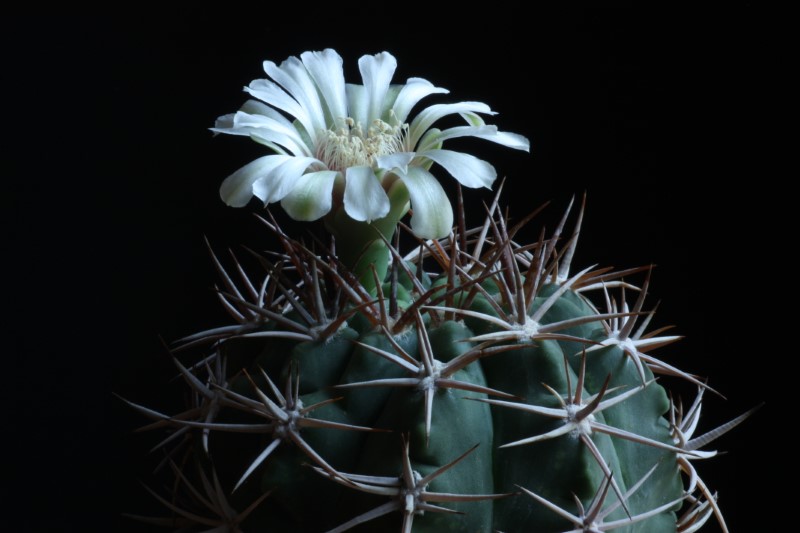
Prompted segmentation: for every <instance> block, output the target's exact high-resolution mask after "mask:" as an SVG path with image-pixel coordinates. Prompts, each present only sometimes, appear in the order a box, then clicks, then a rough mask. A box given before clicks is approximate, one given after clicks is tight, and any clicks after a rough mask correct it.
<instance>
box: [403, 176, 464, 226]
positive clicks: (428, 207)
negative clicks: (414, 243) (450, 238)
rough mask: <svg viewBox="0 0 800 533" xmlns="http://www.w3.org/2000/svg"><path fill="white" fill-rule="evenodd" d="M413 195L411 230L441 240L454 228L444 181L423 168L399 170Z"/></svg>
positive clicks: (451, 209) (410, 193)
mask: <svg viewBox="0 0 800 533" xmlns="http://www.w3.org/2000/svg"><path fill="white" fill-rule="evenodd" d="M398 175H399V176H400V177H401V179H402V180H403V183H404V184H405V186H406V188H407V189H408V194H409V196H410V197H411V209H412V210H413V211H414V215H413V216H412V217H411V229H412V230H413V231H414V234H415V235H417V236H418V237H421V238H423V239H440V238H442V237H444V236H446V235H447V234H449V233H450V230H451V229H452V227H453V208H452V206H451V205H450V199H449V198H448V197H447V194H446V193H445V192H444V189H443V188H442V186H441V184H440V183H439V182H438V181H437V180H436V178H435V177H433V175H432V174H431V173H430V172H428V171H427V170H425V169H423V168H421V167H409V168H408V172H399V173H398Z"/></svg>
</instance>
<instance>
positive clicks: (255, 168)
mask: <svg viewBox="0 0 800 533" xmlns="http://www.w3.org/2000/svg"><path fill="white" fill-rule="evenodd" d="M287 157H289V156H285V155H267V156H264V157H259V158H258V159H256V160H255V161H251V162H250V163H248V164H246V165H245V166H243V167H242V168H240V169H239V170H237V171H236V172H234V173H233V174H231V175H230V176H228V177H227V178H225V181H223V182H222V185H221V186H220V188H219V195H220V197H221V198H222V201H223V202H225V203H226V204H228V205H229V206H231V207H244V206H245V205H247V202H249V201H250V198H252V196H253V184H254V183H255V182H256V180H259V179H261V178H263V177H264V176H266V175H268V174H269V173H270V172H271V171H272V170H273V169H274V168H275V167H277V166H278V165H280V164H281V163H283V162H285V161H286V159H287Z"/></svg>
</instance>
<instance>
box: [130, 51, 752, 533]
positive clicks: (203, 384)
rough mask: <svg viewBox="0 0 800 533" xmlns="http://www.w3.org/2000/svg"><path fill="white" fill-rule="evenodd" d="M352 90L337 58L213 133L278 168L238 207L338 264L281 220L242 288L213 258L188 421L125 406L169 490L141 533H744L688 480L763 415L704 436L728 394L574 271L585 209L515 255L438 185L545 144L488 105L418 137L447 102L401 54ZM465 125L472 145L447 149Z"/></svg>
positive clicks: (231, 191) (306, 68)
mask: <svg viewBox="0 0 800 533" xmlns="http://www.w3.org/2000/svg"><path fill="white" fill-rule="evenodd" d="M358 65H359V68H360V71H361V76H362V84H361V85H355V84H349V83H345V80H344V76H343V74H342V59H341V58H340V57H339V55H338V54H336V52H334V51H332V50H325V51H322V52H307V53H304V54H302V55H301V56H300V57H299V58H296V57H291V58H289V59H287V60H286V61H284V62H283V63H282V64H280V65H276V64H274V63H272V62H265V63H264V70H265V71H266V74H267V76H268V79H262V80H256V81H253V82H252V83H251V84H250V85H249V86H248V87H246V88H245V91H246V92H248V93H249V95H250V96H251V97H252V99H251V100H249V101H247V102H246V103H245V104H244V105H243V106H242V108H241V109H240V110H239V111H237V112H236V113H233V114H230V115H225V116H222V117H220V118H219V119H218V121H217V124H216V125H215V127H214V128H213V131H215V132H218V133H225V134H233V135H242V136H247V137H250V138H251V139H252V140H254V141H256V142H258V143H260V144H262V145H264V147H265V149H266V150H267V151H268V155H264V156H262V157H260V158H258V159H256V160H255V161H252V162H251V163H248V164H247V165H245V166H244V167H242V168H241V169H239V170H237V171H236V172H234V173H233V174H232V175H230V176H229V177H228V178H227V179H226V180H225V181H224V183H223V185H222V188H221V196H222V199H223V200H224V201H225V202H227V203H228V204H229V205H232V206H239V207H241V206H244V205H246V204H248V203H249V201H250V199H251V198H252V197H256V198H258V199H259V200H261V201H262V202H263V203H264V204H265V206H266V205H267V204H270V203H275V202H280V203H281V206H282V207H283V209H284V210H285V211H286V212H287V213H288V215H289V216H290V217H292V218H294V219H297V220H308V221H313V220H318V219H321V220H322V221H323V222H324V225H325V227H326V228H327V229H328V230H329V233H330V240H329V241H328V242H319V241H314V240H311V239H306V242H305V243H304V242H301V241H300V240H298V239H299V237H297V238H295V237H294V236H290V235H287V234H286V233H284V231H283V230H282V229H281V227H280V226H279V224H278V222H277V221H276V218H277V217H273V216H272V215H271V214H269V213H267V212H264V213H263V214H262V215H259V220H260V223H263V225H264V228H265V231H268V232H270V233H271V234H273V235H274V236H275V237H277V240H276V242H278V243H280V247H279V249H277V250H268V251H265V252H264V253H261V254H255V255H256V260H255V261H252V265H251V266H249V267H247V268H246V267H245V266H244V265H243V264H242V263H240V262H239V260H238V259H237V257H236V256H232V258H231V259H228V260H224V261H223V260H222V259H220V258H219V257H218V256H217V255H216V254H215V253H214V252H213V251H212V252H211V257H212V261H213V263H214V265H215V266H216V268H217V270H218V272H219V275H220V279H221V283H220V285H219V290H218V297H219V300H220V302H221V304H222V306H223V307H224V308H225V309H226V310H227V311H228V312H229V314H230V315H231V317H232V323H230V324H228V325H220V327H218V328H215V329H211V330H208V331H202V332H199V333H196V334H194V335H191V336H188V337H186V338H184V339H181V340H179V341H177V342H175V343H174V345H173V346H172V350H171V351H172V355H173V358H174V362H175V365H176V367H177V369H178V372H179V374H180V376H181V377H182V378H183V379H182V383H181V386H184V387H186V389H187V391H188V393H189V394H188V395H187V398H188V404H187V405H186V407H185V409H184V410H182V411H180V412H174V413H162V412H159V411H155V410H153V409H150V408H148V407H145V406H143V405H139V404H134V403H131V402H128V403H129V404H130V405H131V406H132V407H133V408H134V409H136V410H137V411H139V412H141V413H142V414H143V415H145V416H147V417H148V418H150V419H152V422H151V423H150V424H149V426H148V427H149V428H151V429H154V430H158V431H160V432H161V437H160V439H159V440H158V442H157V445H156V447H157V448H159V449H162V450H164V451H165V452H167V454H166V457H167V459H166V461H165V463H164V468H162V469H161V474H160V475H162V476H166V477H167V478H168V480H169V482H167V483H164V486H166V487H169V489H168V490H165V491H158V490H151V489H148V490H150V491H151V493H152V494H153V496H154V497H155V498H156V499H158V500H159V501H160V502H161V503H162V504H163V505H164V511H163V513H162V515H160V516H139V515H134V518H137V519H140V520H142V521H145V522H148V523H150V524H155V525H161V526H166V527H169V528H173V530H179V531H195V530H196V531H278V532H280V531H290V532H298V531H303V532H317V531H318V532H325V531H328V532H339V531H347V530H353V531H398V530H399V531H404V532H410V531H414V532H426V531H429V532H445V531H453V532H462V531H463V532H493V531H503V532H523V531H525V532H529V531H530V532H573V531H591V532H605V531H617V532H648V533H652V532H658V533H660V532H675V531H679V532H692V531H697V530H699V529H700V528H701V527H702V526H703V525H704V524H705V523H706V522H708V521H709V520H715V521H717V522H718V523H719V524H720V526H721V527H722V529H723V530H727V528H726V525H725V521H724V519H723V517H722V514H721V511H720V509H719V507H718V506H717V503H716V495H715V494H714V493H712V492H711V489H710V488H709V487H708V486H707V485H706V484H705V483H704V482H703V481H702V479H701V478H700V477H698V475H697V472H696V470H695V468H694V465H693V461H694V460H695V459H700V458H705V457H709V456H712V455H714V453H715V452H713V451H705V450H702V449H701V447H703V446H705V445H706V444H707V443H709V442H710V441H712V440H713V439H714V438H716V437H717V436H719V435H720V434H722V433H724V432H725V431H727V430H728V429H730V428H731V427H733V426H735V425H736V424H738V423H739V422H740V421H741V420H743V419H744V418H745V417H746V416H747V415H743V416H741V417H739V418H737V419H736V420H734V421H732V422H730V423H728V424H726V425H724V426H722V427H720V428H717V429H716V430H714V431H711V432H709V433H707V434H705V435H703V436H700V437H693V433H694V431H695V429H696V427H697V424H698V418H699V416H700V409H701V401H702V398H703V393H704V392H708V391H711V392H714V391H713V390H712V389H709V387H708V385H707V384H706V382H705V381H704V380H700V379H698V378H697V377H695V376H694V375H691V374H688V373H686V372H684V371H682V370H680V369H678V368H676V367H675V366H673V365H672V364H670V362H669V361H667V360H664V359H661V358H660V355H658V354H657V353H656V354H654V353H655V352H656V351H657V349H658V348H660V347H662V346H664V345H667V344H670V343H672V342H674V341H676V340H678V337H677V336H674V335H671V334H668V333H666V332H664V331H662V330H654V331H651V330H650V328H649V326H650V321H651V318H652V316H653V308H652V306H651V305H650V302H649V300H648V297H647V296H648V285H649V279H650V269H649V268H631V269H628V270H623V271H615V270H612V269H609V268H603V267H602V266H601V267H596V266H589V267H588V268H584V269H582V270H576V269H573V265H572V258H573V256H574V251H575V248H576V246H577V244H578V237H579V234H580V227H581V223H582V220H583V213H584V205H583V204H581V205H580V206H573V205H572V204H570V206H569V208H568V209H567V213H566V214H565V215H564V217H563V218H562V219H561V221H560V223H559V224H558V225H557V226H556V227H555V228H554V229H553V230H552V231H551V232H550V233H549V234H545V233H544V232H542V233H541V235H542V236H541V237H539V239H538V240H536V241H534V242H525V243H522V242H519V241H518V239H517V234H518V232H519V230H520V229H521V227H523V226H524V225H525V224H529V222H528V220H529V219H530V218H532V217H527V218H526V219H523V222H522V223H519V224H516V225H511V223H510V221H509V220H507V219H506V218H505V216H503V215H502V211H503V210H502V209H501V208H500V207H499V206H498V198H499V191H498V192H497V194H496V195H495V196H494V198H493V200H491V202H490V203H489V205H488V208H487V210H486V212H485V216H484V217H483V220H481V221H478V225H477V226H475V227H473V228H468V226H467V221H466V216H465V213H464V210H463V208H462V207H458V208H457V209H456V215H455V216H454V213H453V208H452V207H451V202H450V199H449V198H448V197H447V195H446V194H445V192H444V189H443V188H442V186H441V185H440V184H439V182H438V180H437V178H436V177H435V174H442V173H447V174H450V175H451V176H452V177H454V178H455V179H456V180H457V181H458V182H459V184H460V185H462V186H465V187H487V188H490V187H491V186H492V184H493V182H494V181H495V177H496V172H495V169H494V167H492V165H490V164H489V163H487V162H485V161H482V160H480V159H478V158H476V157H474V156H472V155H469V154H465V153H461V152H454V151H451V150H447V149H444V148H443V145H444V144H445V142H446V141H448V140H449V139H451V138H456V137H477V138H479V139H484V140H489V141H493V142H496V143H499V144H501V145H504V146H507V147H510V148H514V149H522V150H527V149H528V141H527V139H525V138H524V137H522V136H520V135H516V134H512V133H506V132H502V131H499V130H498V129H497V128H496V127H495V126H491V125H487V124H486V123H485V122H484V120H483V118H482V117H481V115H491V114H493V113H492V111H491V110H490V109H489V108H488V107H487V106H486V105H485V104H482V103H479V102H460V103H436V104H433V105H430V106H429V107H427V108H424V109H421V110H418V111H416V112H414V111H415V110H416V109H417V108H418V107H419V105H418V104H419V102H420V101H421V100H422V99H423V98H425V97H428V96H430V95H433V94H437V93H438V94H442V93H447V91H446V90H445V89H441V88H438V87H436V86H434V85H433V84H431V83H429V82H428V81H426V80H423V79H420V78H411V79H409V80H408V81H407V82H406V83H405V84H399V85H396V84H392V83H391V81H392V76H393V74H394V70H395V67H396V62H395V59H394V57H392V56H391V55H390V54H388V53H386V52H384V53H381V54H377V55H375V56H364V57H362V58H361V59H360V60H359V63H358ZM451 115H452V116H454V117H455V118H456V119H459V120H463V123H460V124H458V125H455V126H450V127H447V128H444V129H439V128H437V127H435V126H434V125H435V124H436V123H437V122H438V121H439V120H440V119H441V118H444V117H447V116H451ZM439 167H441V168H439ZM498 189H500V187H498ZM458 199H459V200H461V198H460V188H459V198H458ZM458 205H459V206H462V205H463V202H461V201H459V202H458ZM409 213H412V216H411V218H410V224H409V225H408V226H405V225H404V224H403V219H404V217H405V216H406V215H407V214H409ZM570 214H571V215H570ZM454 220H455V221H456V223H455V224H454ZM398 228H401V229H400V230H399V231H398ZM401 233H407V234H408V235H404V238H403V239H404V241H409V242H410V243H411V244H410V245H404V247H403V249H401V245H400V241H401V239H400V234H401ZM311 243H313V244H311ZM209 249H210V250H211V248H210V247H209ZM659 376H663V378H662V379H659V380H658V381H656V377H659ZM676 379H679V380H687V381H689V382H691V383H694V384H695V385H696V386H697V388H698V394H697V399H696V400H695V402H694V403H693V405H692V406H691V408H690V409H688V410H684V409H683V407H682V405H681V404H680V403H679V402H677V401H675V402H673V401H672V399H671V396H670V395H669V394H668V393H667V391H666V389H665V386H668V384H669V382H670V381H671V380H676Z"/></svg>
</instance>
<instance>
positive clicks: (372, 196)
mask: <svg viewBox="0 0 800 533" xmlns="http://www.w3.org/2000/svg"><path fill="white" fill-rule="evenodd" d="M389 207H390V206H389V197H388V196H386V191H384V190H383V187H382V186H381V183H380V181H378V178H377V176H375V172H373V170H372V168H370V167H366V166H358V167H350V168H348V169H347V174H345V186H344V210H345V211H346V212H347V214H348V215H350V218H352V219H353V220H361V221H367V222H372V221H373V220H378V219H381V218H383V217H385V216H386V215H387V214H388V213H389Z"/></svg>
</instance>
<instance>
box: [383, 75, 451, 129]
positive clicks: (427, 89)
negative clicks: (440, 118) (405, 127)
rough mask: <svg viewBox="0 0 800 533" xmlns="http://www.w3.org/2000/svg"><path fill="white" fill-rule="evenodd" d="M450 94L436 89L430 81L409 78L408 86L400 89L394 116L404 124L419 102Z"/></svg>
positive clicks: (438, 88)
mask: <svg viewBox="0 0 800 533" xmlns="http://www.w3.org/2000/svg"><path fill="white" fill-rule="evenodd" d="M449 92H450V91H448V90H447V89H442V88H441V87H435V86H434V85H433V84H432V83H431V82H429V81H428V80H424V79H422V78H409V79H408V81H406V84H405V85H403V88H402V89H400V93H399V94H398V95H397V99H396V100H395V101H394V107H393V109H394V116H395V117H397V120H398V121H399V122H400V123H401V124H402V123H404V122H405V121H406V119H407V118H408V114H409V113H410V112H411V109H413V107H414V106H415V105H417V102H419V101H420V100H422V99H423V98H425V97H426V96H428V95H431V94H434V93H436V94H447V93H449Z"/></svg>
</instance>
